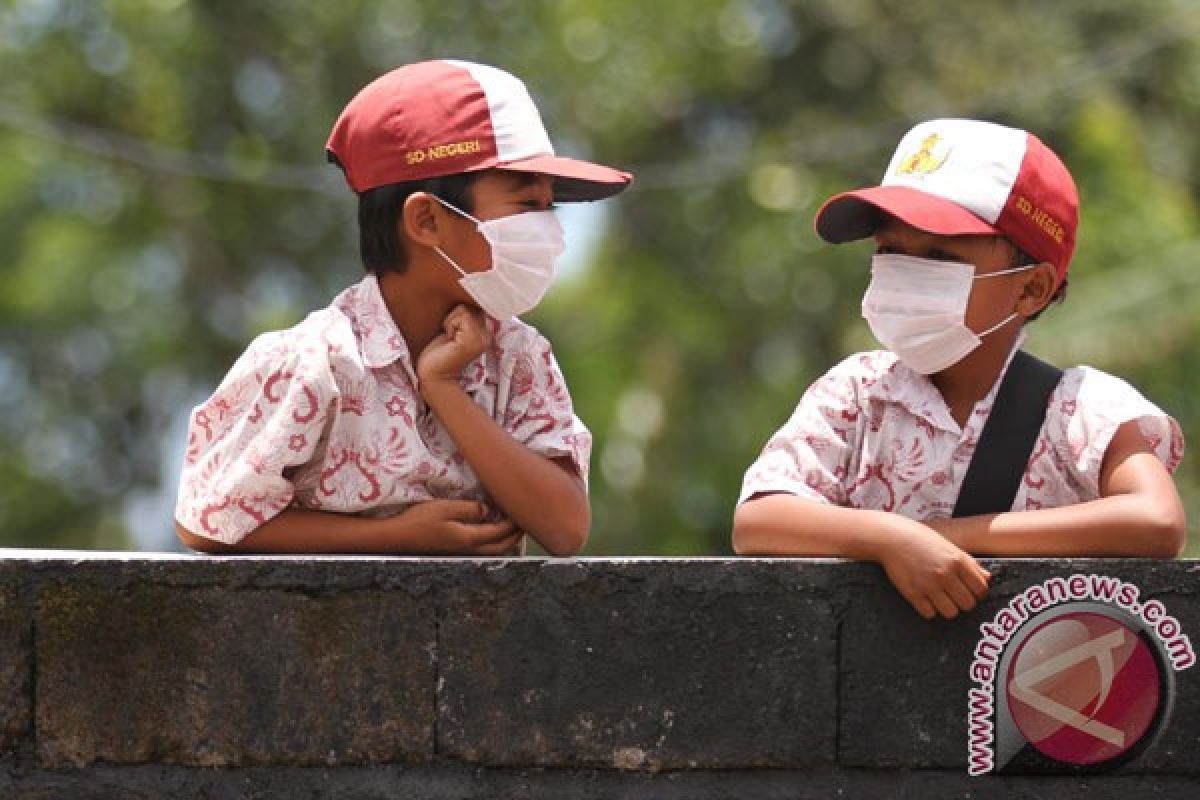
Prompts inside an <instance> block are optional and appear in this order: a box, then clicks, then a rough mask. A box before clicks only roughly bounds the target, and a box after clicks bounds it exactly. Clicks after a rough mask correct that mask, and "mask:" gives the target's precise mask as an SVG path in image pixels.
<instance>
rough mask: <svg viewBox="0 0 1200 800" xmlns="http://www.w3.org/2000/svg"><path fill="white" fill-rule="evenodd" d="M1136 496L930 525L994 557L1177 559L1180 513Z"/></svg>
mask: <svg viewBox="0 0 1200 800" xmlns="http://www.w3.org/2000/svg"><path fill="white" fill-rule="evenodd" d="M1174 512H1175V509H1172V508H1166V509H1163V508H1156V507H1152V506H1150V505H1149V504H1148V503H1147V501H1146V500H1145V499H1143V498H1141V497H1139V496H1137V495H1114V496H1112V497H1101V498H1099V499H1096V500H1091V501H1089V502H1086V503H1079V504H1076V505H1070V506H1062V507H1061V508H1047V509H1041V510H1037V511H1010V512H1007V513H1004V514H987V515H981V516H978V517H964V518H960V519H946V520H933V521H931V522H930V523H929V525H930V526H931V527H932V528H934V529H935V530H937V531H939V532H940V533H942V534H943V535H944V536H946V538H948V539H949V540H950V541H952V542H954V543H955V544H957V545H958V546H959V547H961V548H963V549H964V550H966V551H967V552H970V553H974V554H976V555H990V556H1133V557H1143V558H1174V557H1175V556H1176V555H1178V554H1179V552H1180V550H1182V548H1183V545H1184V540H1185V537H1186V532H1185V530H1184V527H1183V521H1182V512H1181V511H1180V512H1179V514H1176V513H1174Z"/></svg>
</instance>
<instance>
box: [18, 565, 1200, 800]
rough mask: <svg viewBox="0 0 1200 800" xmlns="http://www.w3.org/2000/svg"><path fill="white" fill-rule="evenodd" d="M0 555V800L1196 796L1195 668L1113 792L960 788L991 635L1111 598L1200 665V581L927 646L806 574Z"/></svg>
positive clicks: (1002, 573)
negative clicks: (971, 699)
mask: <svg viewBox="0 0 1200 800" xmlns="http://www.w3.org/2000/svg"><path fill="white" fill-rule="evenodd" d="M0 555H3V557H0V753H2V754H3V755H2V767H0V797H2V798H63V797H71V798H108V797H131V798H143V797H144V798H158V797H199V798H274V797H280V798H284V797H286V798H289V800H292V799H294V798H309V797H312V798H316V797H336V798H426V797H427V798H464V797H470V798H475V797H478V798H494V797H517V798H564V797H579V798H608V797H613V798H618V797H619V798H718V797H722V798H724V797H729V798H734V797H737V798H741V797H753V798H766V799H768V800H769V799H770V798H808V797H813V798H829V797H900V798H906V797H911V798H933V797H949V796H954V797H972V798H993V797H994V798H1001V797H1013V796H1017V797H1031V798H1036V797H1046V798H1070V797H1083V796H1087V797H1122V798H1129V797H1144V796H1151V795H1153V796H1154V797H1162V798H1185V797H1186V798H1189V799H1190V798H1195V797H1197V796H1200V678H1198V677H1197V676H1198V675H1200V668H1195V669H1191V670H1185V671H1183V672H1179V673H1177V674H1176V688H1177V697H1176V700H1175V705H1174V715H1173V717H1172V719H1171V721H1170V723H1169V725H1168V726H1167V728H1166V730H1165V732H1164V734H1163V735H1162V737H1161V738H1160V739H1159V741H1158V742H1157V743H1156V744H1155V745H1154V746H1153V747H1152V748H1151V749H1150V750H1148V751H1147V752H1146V753H1145V754H1144V755H1142V756H1141V757H1140V758H1139V759H1138V760H1137V761H1135V762H1133V763H1132V764H1130V765H1128V766H1126V767H1125V768H1123V769H1121V770H1120V771H1118V772H1114V773H1111V774H1105V775H1093V776H1090V777H1089V776H1056V777H1049V776H1006V777H996V776H985V777H981V778H969V777H968V776H967V774H966V763H967V758H966V755H967V745H966V740H967V733H966V697H967V690H968V688H969V685H970V683H969V676H968V670H969V667H970V663H971V660H972V657H973V656H972V654H973V651H974V648H975V645H976V643H977V642H978V640H979V637H980V630H979V625H980V623H982V622H987V621H990V620H992V618H993V617H994V615H995V614H996V613H997V611H998V610H999V609H1001V608H1002V607H1003V605H1004V604H1005V603H1006V602H1007V601H1008V600H1009V599H1010V598H1012V597H1013V596H1014V595H1015V594H1017V593H1019V592H1021V591H1023V590H1024V589H1025V588H1026V587H1027V586H1029V585H1031V584H1034V583H1037V582H1040V581H1043V580H1046V579H1048V578H1051V577H1053V576H1064V577H1065V576H1068V575H1071V574H1073V573H1102V574H1106V575H1115V576H1119V577H1121V578H1123V579H1125V580H1127V581H1130V582H1131V583H1134V584H1136V585H1137V586H1138V587H1140V589H1141V591H1142V592H1143V597H1144V598H1148V597H1150V596H1153V597H1155V598H1158V599H1160V600H1161V601H1162V603H1163V604H1164V605H1165V606H1166V608H1167V609H1168V610H1169V611H1170V613H1171V614H1172V615H1173V616H1175V617H1176V618H1178V619H1179V621H1180V622H1181V624H1182V626H1183V630H1184V632H1186V633H1189V634H1191V635H1193V636H1194V637H1196V638H1197V641H1198V642H1200V598H1197V588H1198V587H1200V564H1197V563H1196V562H1186V561H1181V562H1136V561H1108V560H1071V561H1024V560H997V561H989V562H986V563H987V564H988V566H989V568H990V569H991V571H992V573H993V575H994V580H993V589H992V592H991V595H990V596H989V597H988V599H987V601H986V602H985V603H984V604H983V605H982V607H981V608H980V609H978V610H976V611H975V612H973V613H972V614H970V615H968V616H967V617H965V618H960V619H959V620H956V621H954V622H944V621H937V622H926V621H923V620H921V619H920V618H919V617H917V616H916V614H915V613H914V612H912V611H911V610H910V609H909V607H908V606H907V605H906V604H904V603H903V601H902V600H901V599H900V598H899V596H898V595H897V594H896V593H895V592H894V591H893V590H892V589H891V587H890V586H889V585H888V584H887V583H886V581H885V580H884V578H883V576H882V573H881V572H880V570H879V569H878V568H876V567H874V566H870V565H863V564H851V563H844V562H835V561H822V560H778V561H766V560H750V559H744V560H731V559H692V560H683V559H679V560H601V559H582V560H561V561H560V560H538V559H530V560H526V561H504V560H494V561H489V560H479V561H465V560H458V561H455V560H433V559H385V558H310V557H297V558H209V557H188V556H178V557H176V556H164V557H149V556H145V555H137V554H80V553H74V554H72V553H57V554H56V553H51V552H48V551H47V552H38V551H8V552H7V553H4V552H3V551H0Z"/></svg>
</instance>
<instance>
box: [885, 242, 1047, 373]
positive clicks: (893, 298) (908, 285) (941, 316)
mask: <svg viewBox="0 0 1200 800" xmlns="http://www.w3.org/2000/svg"><path fill="white" fill-rule="evenodd" d="M1034 266H1035V265H1034V264H1030V265H1028V266H1024V267H1014V268H1013V269H1005V270H1000V271H999V272H990V273H988V274H986V275H976V274H975V268H974V267H973V266H971V265H970V264H962V263H957V262H953V261H934V260H931V259H927V258H916V257H915V256H906V255H900V254H896V253H877V254H876V255H874V256H872V258H871V283H870V285H869V286H868V287H867V293H866V294H865V295H864V296H863V301H862V315H863V318H864V319H866V321H867V325H869V326H870V328H871V333H873V334H875V338H876V339H878V340H879V343H880V344H882V345H883V346H884V347H886V348H887V349H888V350H891V351H892V352H893V353H895V354H896V357H897V358H899V359H900V360H901V361H903V362H904V363H905V364H907V365H908V366H909V367H911V368H912V369H914V370H916V371H917V372H919V373H921V374H922V375H932V374H933V373H935V372H941V371H942V370H944V369H946V368H947V367H949V366H951V365H953V364H957V363H958V362H959V361H961V360H962V359H963V358H965V357H966V356H967V354H968V353H970V352H971V351H972V350H974V349H975V348H976V347H978V346H979V345H980V343H981V340H982V337H984V336H987V335H988V334H989V333H992V332H993V331H996V330H999V329H1000V328H1002V327H1004V326H1005V325H1007V324H1008V323H1009V322H1010V321H1011V320H1013V319H1014V318H1016V316H1017V315H1016V314H1015V313H1013V314H1009V315H1008V316H1007V317H1005V318H1004V319H1002V320H1001V321H1000V322H998V323H997V324H995V325H993V326H992V327H990V328H988V329H987V330H986V331H983V332H982V333H975V332H974V331H973V330H971V329H970V328H968V327H967V325H966V322H965V321H964V320H965V317H966V313H967V300H968V299H970V297H971V286H972V285H973V283H974V281H975V279H976V278H991V277H995V276H998V275H1010V274H1012V273H1014V272H1024V271H1025V270H1028V269H1033V267H1034Z"/></svg>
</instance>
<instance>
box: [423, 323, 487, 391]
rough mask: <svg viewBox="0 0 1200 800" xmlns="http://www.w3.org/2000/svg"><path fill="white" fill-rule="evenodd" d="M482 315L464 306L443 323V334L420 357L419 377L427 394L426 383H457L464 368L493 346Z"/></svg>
mask: <svg viewBox="0 0 1200 800" xmlns="http://www.w3.org/2000/svg"><path fill="white" fill-rule="evenodd" d="M491 340H492V336H491V333H490V332H489V331H488V329H487V323H486V319H485V317H484V315H483V312H481V311H479V310H478V309H474V308H470V307H468V306H465V305H459V306H455V307H454V308H452V309H451V310H450V313H449V314H447V315H446V319H445V320H443V321H442V332H441V333H440V334H438V335H437V336H436V337H434V339H433V341H431V342H430V343H429V344H428V345H427V346H426V347H425V349H424V350H422V351H421V355H420V356H419V357H418V358H417V378H418V379H419V381H420V384H421V387H420V388H421V392H422V393H424V391H425V388H426V384H436V383H444V382H447V381H449V382H452V383H455V384H457V383H458V378H459V376H460V375H461V374H462V371H463V368H464V367H466V366H467V364H469V363H471V360H472V359H474V358H476V357H477V356H479V354H480V353H482V352H483V351H484V350H486V349H487V347H488V345H489V344H490V343H491Z"/></svg>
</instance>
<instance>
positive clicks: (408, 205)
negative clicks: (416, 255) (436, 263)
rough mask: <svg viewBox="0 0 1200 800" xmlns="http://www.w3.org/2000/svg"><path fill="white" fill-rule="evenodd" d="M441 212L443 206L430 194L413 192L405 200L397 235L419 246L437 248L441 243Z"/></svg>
mask: <svg viewBox="0 0 1200 800" xmlns="http://www.w3.org/2000/svg"><path fill="white" fill-rule="evenodd" d="M440 211H441V204H440V203H438V201H436V200H434V199H433V197H432V196H431V195H429V193H428V192H413V193H412V194H410V195H409V196H408V197H407V198H405V200H404V207H403V208H402V209H401V211H400V219H399V221H398V225H397V227H399V228H400V230H399V231H397V233H402V234H403V235H404V238H406V239H409V240H410V241H413V242H416V243H417V244H423V245H425V246H426V247H436V246H437V245H439V244H440V243H441V224H442V220H441V217H440V215H439V212H440Z"/></svg>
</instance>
